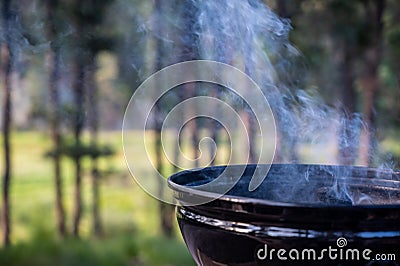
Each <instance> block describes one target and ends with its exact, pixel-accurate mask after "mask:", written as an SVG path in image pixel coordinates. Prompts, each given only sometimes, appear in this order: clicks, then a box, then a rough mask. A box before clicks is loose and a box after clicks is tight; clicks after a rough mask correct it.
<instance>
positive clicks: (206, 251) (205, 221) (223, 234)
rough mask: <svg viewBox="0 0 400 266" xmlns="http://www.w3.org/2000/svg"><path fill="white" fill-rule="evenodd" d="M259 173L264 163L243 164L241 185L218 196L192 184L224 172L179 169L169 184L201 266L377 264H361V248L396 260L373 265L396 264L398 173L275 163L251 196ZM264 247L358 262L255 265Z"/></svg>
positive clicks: (183, 229) (399, 226) (399, 206)
mask: <svg viewBox="0 0 400 266" xmlns="http://www.w3.org/2000/svg"><path fill="white" fill-rule="evenodd" d="M230 167H231V168H232V167H233V170H234V169H235V168H234V167H235V166H230ZM237 167H238V169H242V167H243V166H237ZM258 167H269V165H246V166H245V171H244V173H243V174H242V176H241V178H240V179H239V181H238V182H237V183H236V184H234V186H233V187H232V189H230V191H228V192H227V193H226V194H225V195H223V196H219V195H217V194H215V193H213V192H210V191H204V190H199V189H197V188H196V186H198V185H201V184H205V183H208V182H210V181H212V180H215V179H217V178H218V177H219V176H220V174H221V173H222V172H223V171H224V170H225V168H226V166H213V167H207V168H203V169H194V170H188V171H182V172H179V173H176V174H174V175H172V176H171V177H170V178H169V180H168V183H169V186H170V187H171V188H172V189H173V190H174V193H175V198H176V199H177V201H178V203H179V205H178V207H177V211H176V214H177V219H178V224H179V227H180V230H181V233H182V235H183V238H184V240H185V243H186V245H187V247H188V249H189V251H190V253H191V254H192V256H193V258H194V259H195V261H196V263H197V264H198V265H312V264H314V265H321V263H323V264H325V265H375V264H371V261H367V260H364V259H363V258H362V256H361V253H362V251H363V250H365V249H370V250H372V253H371V254H370V257H371V256H373V255H376V254H395V260H391V261H380V262H379V264H376V265H398V263H399V258H400V250H399V247H400V173H399V172H395V171H388V170H380V169H373V168H366V167H354V166H332V165H304V164H274V165H271V166H270V167H271V168H270V171H269V172H268V174H267V176H266V178H265V179H264V181H263V182H262V184H261V185H260V186H259V187H258V188H257V189H256V190H254V191H249V190H248V186H249V183H250V180H251V176H252V173H254V171H255V169H256V168H258ZM231 170H232V169H231ZM222 185H226V184H222ZM208 198H209V199H210V200H209V202H208V203H205V204H201V205H194V206H191V204H188V203H190V202H193V199H202V200H203V201H204V202H205V201H207V200H206V199H208ZM341 237H342V238H345V240H346V241H347V243H346V245H345V246H342V247H340V246H338V243H337V240H338V238H341ZM266 247H267V250H272V249H275V252H276V251H277V250H279V249H285V250H286V251H287V252H289V251H290V250H292V249H297V250H300V251H302V250H304V249H313V250H315V251H316V254H317V255H320V254H321V253H320V252H322V249H328V248H329V247H331V248H336V249H337V250H338V252H340V249H342V250H343V252H344V253H345V252H346V250H347V249H358V250H359V251H360V258H359V260H346V258H344V259H340V257H339V259H331V258H330V257H327V256H324V257H323V258H322V259H321V260H317V261H314V260H312V259H305V260H304V259H303V260H296V259H295V260H291V259H290V258H288V260H285V261H284V260H280V259H279V258H277V257H276V256H275V257H274V256H269V257H267V258H266V259H260V257H259V256H257V252H259V251H260V249H264V250H265V248H266ZM262 252H264V251H262ZM396 252H397V253H398V254H396ZM286 254H288V253H286ZM338 255H339V254H338ZM317 257H318V256H317ZM371 259H372V258H371ZM392 259H393V258H392ZM396 259H397V260H396ZM372 263H376V262H372Z"/></svg>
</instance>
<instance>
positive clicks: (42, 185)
mask: <svg viewBox="0 0 400 266" xmlns="http://www.w3.org/2000/svg"><path fill="white" fill-rule="evenodd" d="M131 134H132V140H133V141H140V138H138V136H136V135H135V134H137V133H135V132H132V133H131ZM100 139H101V140H102V141H103V142H104V143H107V144H110V145H112V146H113V147H114V148H115V150H116V152H117V153H116V155H115V156H113V157H110V158H105V159H101V160H100V168H101V170H102V171H103V172H106V173H107V174H104V175H103V176H102V180H101V215H102V221H103V224H104V233H105V234H104V237H103V238H101V239H96V238H94V237H92V234H91V228H92V227H91V222H92V221H91V217H90V208H91V191H90V176H89V169H90V161H89V160H85V161H84V162H83V165H84V176H83V199H84V215H83V218H82V223H81V227H80V229H81V238H80V239H72V238H68V239H66V240H61V239H59V238H58V237H57V234H56V230H55V220H54V219H55V213H54V208H53V207H54V194H55V192H54V182H53V175H52V164H51V160H50V159H47V158H45V157H44V154H45V153H46V151H47V150H49V149H50V147H51V143H50V141H49V138H48V135H47V134H45V133H41V132H15V133H13V134H12V162H13V164H12V170H13V172H12V173H13V176H12V183H11V204H12V213H11V215H12V216H11V219H12V246H11V247H10V248H7V249H4V248H3V249H0V265H194V262H193V260H192V258H191V257H190V254H189V253H188V251H187V249H186V247H185V245H184V243H183V241H182V238H181V236H180V234H179V232H178V231H179V230H178V229H177V228H176V230H175V231H176V237H175V238H173V239H166V238H164V237H162V236H161V234H160V228H159V213H158V201H157V200H155V199H154V198H152V197H150V196H149V195H147V194H146V193H145V192H144V191H142V189H141V188H140V187H139V186H138V185H137V184H136V183H135V182H134V181H133V178H132V177H131V176H130V174H129V172H128V170H127V167H126V164H125V159H124V156H123V153H122V146H121V134H120V132H103V133H101V135H100ZM2 156H3V154H0V157H1V158H0V159H2ZM145 159H146V158H143V157H140V156H138V158H135V160H136V163H137V164H138V165H141V164H143V160H145ZM62 169H63V170H62V173H63V174H62V176H63V182H64V186H63V187H64V203H65V206H66V210H67V221H68V224H67V225H68V229H69V231H70V232H71V228H72V224H71V217H72V206H73V192H74V188H73V180H74V168H73V164H72V162H71V161H70V160H68V159H63V161H62ZM0 171H1V172H2V171H3V165H2V164H0ZM142 171H143V174H146V169H142ZM1 234H2V232H0V236H1Z"/></svg>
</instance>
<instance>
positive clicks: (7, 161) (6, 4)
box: [2, 0, 14, 246]
mask: <svg viewBox="0 0 400 266" xmlns="http://www.w3.org/2000/svg"><path fill="white" fill-rule="evenodd" d="M10 2H11V1H10V0H4V1H3V8H2V15H3V34H4V35H3V36H4V40H5V44H4V58H3V60H2V61H3V75H4V89H5V93H4V98H3V132H2V133H3V151H4V175H3V215H2V216H3V223H2V225H3V244H4V246H9V245H10V234H11V214H10V212H11V206H10V197H9V190H10V179H11V145H10V128H11V120H12V113H11V111H12V108H11V89H12V88H11V74H12V67H13V60H14V56H13V51H12V43H11V36H10V34H11V29H10V27H11V25H10V24H11V21H10V20H11V11H10Z"/></svg>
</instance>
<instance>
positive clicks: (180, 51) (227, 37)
mask: <svg viewBox="0 0 400 266" xmlns="http://www.w3.org/2000/svg"><path fill="white" fill-rule="evenodd" d="M159 2H161V1H159ZM160 5H161V4H160ZM171 6H172V5H166V4H162V6H160V9H158V10H156V11H155V12H154V13H153V14H152V15H151V17H150V18H149V19H148V20H147V21H146V22H145V23H144V24H143V25H141V27H140V30H141V31H143V32H145V33H146V34H147V35H148V36H149V37H151V38H150V39H149V44H150V45H151V46H152V47H153V48H154V47H155V45H154V42H160V43H161V44H162V50H163V53H161V54H153V56H152V58H153V60H152V61H151V64H152V65H153V67H150V68H149V69H155V66H156V65H158V64H159V65H162V66H167V65H170V64H173V63H176V62H179V61H187V60H193V59H201V60H204V59H206V60H213V61H218V62H222V63H226V64H229V65H231V66H234V67H236V68H238V69H240V70H242V71H243V72H244V73H246V74H247V75H249V76H250V77H251V78H252V79H253V80H254V81H255V82H256V83H257V84H258V86H259V87H260V88H261V89H262V91H263V94H264V96H265V98H266V99H267V100H268V102H269V104H270V106H271V109H272V112H273V114H274V117H275V122H276V126H277V134H278V140H279V143H278V146H277V150H276V156H275V162H279V163H298V162H306V163H314V164H322V163H331V164H332V163H343V162H345V163H350V164H357V152H358V150H359V149H362V147H360V145H361V143H360V141H359V139H360V137H361V132H362V130H363V129H365V127H366V126H365V124H364V123H363V121H362V118H361V116H360V115H358V114H347V113H345V112H344V111H343V110H342V109H341V108H333V107H331V106H328V105H327V104H326V103H324V101H323V100H322V97H321V96H320V95H319V93H318V92H317V91H316V90H308V89H305V88H302V87H300V86H301V85H302V82H301V79H302V77H299V76H297V74H296V73H299V72H300V73H301V71H303V68H304V66H303V65H301V64H300V65H299V63H298V62H299V61H301V60H300V59H301V57H302V55H301V53H300V51H298V50H297V49H296V47H294V46H293V45H292V44H291V43H290V42H289V33H290V30H291V25H290V21H289V20H286V19H282V18H280V17H278V16H277V15H276V14H275V13H274V12H273V11H271V9H269V8H268V7H267V6H265V5H264V4H263V3H262V2H261V1H259V0H248V1H246V0H218V1H214V0H203V1H200V0H186V1H179V5H177V6H174V8H175V9H178V10H174V9H173V8H172V9H171ZM173 14H175V15H173ZM176 14H179V15H176ZM153 51H154V50H153ZM160 62H161V64H160ZM181 89H182V88H181ZM248 93H249V94H251V91H249V92H248ZM225 95H227V94H226V93H225ZM220 97H221V98H223V96H220ZM240 101H241V100H240V99H238V100H237V102H240ZM261 123H262V121H261ZM259 137H261V138H265V140H266V141H268V137H269V136H259ZM252 141H254V140H252ZM332 143H334V144H333V145H332ZM339 150H341V151H343V154H342V160H343V161H338V160H337V158H336V157H337V156H336V155H337V153H338V151H339ZM364 150H365V149H364ZM367 150H368V149H367ZM375 161H379V158H375ZM386 165H388V164H386ZM330 169H331V168H328V169H325V172H327V171H328V172H329V171H330ZM343 169H344V168H343ZM343 169H342V168H340V171H342V170H343ZM340 171H339V172H338V171H335V172H332V173H331V174H332V175H331V176H334V177H337V179H336V180H335V181H334V182H333V183H332V184H331V185H330V186H329V187H327V188H326V191H319V193H320V194H321V195H323V196H322V197H325V199H326V200H325V201H327V202H329V200H330V199H335V201H339V202H343V203H348V202H350V203H351V204H358V203H366V202H368V203H370V201H371V199H370V198H369V197H368V195H366V194H365V193H355V194H354V193H353V192H351V191H350V190H349V187H348V184H347V183H346V181H343V180H342V178H343V177H346V176H351V175H352V173H351V172H343V171H344V170H343V171H342V172H340ZM287 178H289V179H288V180H285V182H284V184H285V186H284V187H281V188H277V189H276V190H275V191H273V193H278V194H279V195H281V197H282V196H283V195H289V194H290V195H292V194H296V193H295V192H296V191H297V192H298V191H299V189H298V188H299V187H302V188H305V187H307V174H305V175H303V176H300V177H299V176H294V177H293V175H292V176H288V177H287ZM286 184H290V187H289V188H288V186H286ZM298 184H302V185H299V186H297V185H298ZM296 186H297V187H296ZM288 190H290V191H292V192H293V193H288ZM307 191H308V190H307ZM301 194H304V193H301Z"/></svg>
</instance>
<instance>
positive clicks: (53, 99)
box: [47, 0, 66, 237]
mask: <svg viewBox="0 0 400 266" xmlns="http://www.w3.org/2000/svg"><path fill="white" fill-rule="evenodd" d="M47 5H48V10H47V11H48V21H49V31H48V35H49V39H50V40H51V41H52V45H51V51H50V57H51V59H50V60H51V62H50V82H49V92H50V127H51V129H50V130H51V138H52V141H53V150H54V157H53V164H54V165H53V167H54V168H53V169H54V184H55V190H56V202H55V205H56V206H55V208H56V219H57V230H58V233H59V235H60V236H62V237H65V235H66V227H65V210H64V205H63V190H62V179H61V158H60V153H59V151H60V141H61V134H60V129H59V121H60V115H59V113H60V100H59V95H58V82H59V80H60V64H61V62H60V47H59V44H58V43H57V25H56V23H57V22H56V17H55V13H56V10H57V6H58V1H57V0H49V1H48V4H47Z"/></svg>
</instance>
